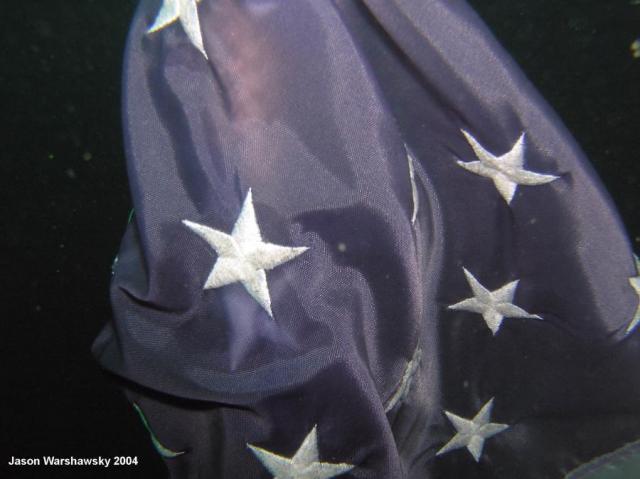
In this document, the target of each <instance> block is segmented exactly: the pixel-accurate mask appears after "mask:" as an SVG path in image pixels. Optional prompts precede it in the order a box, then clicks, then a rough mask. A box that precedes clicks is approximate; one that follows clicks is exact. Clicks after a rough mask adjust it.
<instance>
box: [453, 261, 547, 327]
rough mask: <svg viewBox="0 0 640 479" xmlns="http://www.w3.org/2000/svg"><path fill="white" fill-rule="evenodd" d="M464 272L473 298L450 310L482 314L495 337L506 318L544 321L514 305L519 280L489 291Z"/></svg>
mask: <svg viewBox="0 0 640 479" xmlns="http://www.w3.org/2000/svg"><path fill="white" fill-rule="evenodd" d="M462 270H463V271H464V274H465V276H466V278H467V283H469V287H470V288H471V291H472V292H473V296H472V297H470V298H467V299H464V300H462V301H460V302H458V303H456V304H452V305H451V306H449V307H448V309H453V310H459V311H468V312H471V313H478V314H481V315H482V317H483V319H484V321H485V323H487V326H488V327H489V329H490V330H491V332H492V333H493V335H494V336H495V335H496V334H497V333H498V331H499V330H500V326H502V322H503V320H504V318H505V317H509V318H528V319H542V318H541V317H540V316H538V315H537V314H530V313H528V312H526V311H525V310H524V309H522V308H519V307H518V306H516V305H514V304H513V303H512V301H513V297H514V296H515V293H516V288H517V287H518V283H519V280H515V281H512V282H510V283H507V284H505V285H503V286H501V287H500V288H498V289H496V290H495V291H489V290H488V289H487V288H485V287H484V286H483V285H482V284H480V282H479V281H478V280H477V279H476V277H475V276H473V274H471V272H470V271H469V270H467V269H466V268H462Z"/></svg>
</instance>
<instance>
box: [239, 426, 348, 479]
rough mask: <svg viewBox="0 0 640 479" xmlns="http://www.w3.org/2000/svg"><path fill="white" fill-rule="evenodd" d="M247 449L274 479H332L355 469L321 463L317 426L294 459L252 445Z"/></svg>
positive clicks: (306, 438) (342, 465) (346, 465)
mask: <svg viewBox="0 0 640 479" xmlns="http://www.w3.org/2000/svg"><path fill="white" fill-rule="evenodd" d="M247 447H248V448H249V449H251V452H253V453H254V454H255V456H256V457H257V458H258V460H259V461H260V462H261V463H262V465H263V466H264V467H266V468H267V469H268V470H269V472H270V473H271V474H273V479H330V478H332V477H336V476H339V475H340V474H344V473H345V472H348V471H350V470H351V469H353V468H354V466H352V465H351V464H344V463H342V464H331V463H328V462H320V460H319V454H318V433H317V430H316V426H313V429H312V430H311V432H310V433H309V434H308V435H307V437H305V438H304V441H303V442H302V444H301V445H300V447H299V448H298V450H297V451H296V453H295V454H294V455H293V457H292V458H288V457H284V456H280V455H279V454H274V453H273V452H270V451H267V450H265V449H262V448H259V447H256V446H252V445H251V444H247Z"/></svg>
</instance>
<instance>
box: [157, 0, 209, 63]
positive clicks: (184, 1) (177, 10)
mask: <svg viewBox="0 0 640 479" xmlns="http://www.w3.org/2000/svg"><path fill="white" fill-rule="evenodd" d="M198 2H200V0H162V6H161V7H160V11H159V12H158V15H157V16H156V19H155V20H154V22H153V25H151V27H149V29H148V30H147V33H148V34H151V33H155V32H157V31H159V30H162V29H163V28H166V27H167V26H169V25H171V24H172V23H174V22H175V21H177V20H179V21H180V24H181V25H182V28H183V29H184V31H185V33H186V34H187V36H188V37H189V40H190V41H191V43H192V44H193V46H195V47H196V48H197V49H198V50H199V51H200V53H202V54H203V55H204V57H205V58H206V59H208V58H209V57H208V56H207V52H206V51H205V49H204V41H203V39H202V29H201V28H200V18H199V17H198V5H197V3H198Z"/></svg>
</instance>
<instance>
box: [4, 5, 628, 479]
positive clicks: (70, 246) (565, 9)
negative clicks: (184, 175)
mask: <svg viewBox="0 0 640 479" xmlns="http://www.w3.org/2000/svg"><path fill="white" fill-rule="evenodd" d="M135 3H136V2H134V1H133V0H127V1H115V0H93V1H92V0H85V1H71V0H41V1H38V0H18V1H14V2H9V1H8V0H7V1H5V2H3V5H2V12H1V16H2V18H1V20H2V21H1V22H0V23H1V25H2V29H1V30H0V38H1V39H2V43H1V44H0V52H1V53H0V55H1V56H0V60H1V63H0V92H1V95H2V96H1V97H0V98H1V99H2V101H1V102H0V120H1V123H0V127H1V130H0V132H1V133H0V140H1V141H0V151H1V157H0V165H1V167H2V169H1V170H0V171H1V174H0V180H1V181H2V185H1V188H0V191H1V192H2V201H1V202H0V205H2V206H1V207H2V210H3V219H4V221H3V228H2V230H1V231H2V247H3V249H2V255H1V256H0V257H1V258H2V263H1V265H2V279H3V285H2V286H3V287H2V293H3V294H2V296H1V298H2V302H1V305H2V306H1V308H2V309H0V311H2V312H3V314H2V319H1V321H0V324H2V330H1V337H0V342H1V344H2V349H3V353H4V354H3V368H2V369H3V372H4V376H5V377H6V379H4V380H3V381H2V383H1V384H2V398H3V408H2V414H1V416H2V423H1V428H0V432H1V434H2V439H3V443H4V446H3V448H2V450H3V454H2V456H1V457H0V464H2V465H5V464H6V461H8V460H9V459H10V458H11V456H19V457H38V456H42V455H56V456H64V457H68V456H71V455H73V456H76V457H97V456H106V457H112V456H114V455H124V456H137V457H138V460H139V462H140V465H139V466H137V467H134V466H132V467H130V468H129V469H122V468H120V469H118V468H110V469H109V470H107V471H100V470H98V469H96V468H90V469H76V470H72V469H70V468H60V469H57V470H56V469H51V468H44V467H42V468H38V469H29V468H26V467H22V468H17V469H16V468H14V469H12V470H11V471H10V472H7V473H0V477H10V478H18V477H69V476H72V475H74V476H75V475H77V476H78V477H102V476H111V477H164V476H165V472H164V466H163V465H162V462H161V461H160V459H159V457H158V456H157V455H156V453H155V451H154V450H153V448H152V446H151V443H150V441H149V440H148V435H147V434H146V432H145V430H144V428H143V427H142V425H141V424H140V422H139V420H138V418H137V416H136V415H135V412H134V411H133V409H132V408H131V407H130V406H129V404H128V403H127V401H126V400H125V399H124V396H123V395H122V394H121V393H120V392H119V390H118V388H117V387H116V386H115V385H114V384H113V382H111V380H110V379H109V378H107V377H106V376H105V375H104V374H103V373H101V371H100V369H99V368H98V366H97V364H96V363H95V362H94V361H93V359H92V357H91V355H90V353H89V348H90V345H91V342H92V341H93V339H94V337H95V336H96V334H97V333H98V331H99V330H100V328H101V327H102V325H103V324H104V323H105V322H106V321H107V320H108V319H109V316H110V307H109V300H108V294H107V290H108V283H109V278H110V266H111V262H112V260H113V258H114V256H115V254H116V251H117V249H118V244H119V240H120V236H121V235H122V233H123V231H124V227H125V224H126V220H127V216H128V213H129V209H130V204H129V197H128V192H127V179H126V175H125V163H124V157H123V149H122V138H121V129H120V117H119V115H120V98H119V94H120V67H121V58H122V51H123V46H124V42H125V36H126V31H127V28H128V22H129V20H130V18H131V15H132V13H133V9H134V6H135ZM471 3H472V4H473V5H474V6H475V7H476V8H477V9H478V11H479V12H480V14H481V15H482V16H483V18H484V19H485V20H486V21H487V23H488V24H489V25H490V26H491V28H492V29H493V31H494V32H495V33H496V35H497V36H498V38H499V39H500V40H501V41H502V43H503V45H504V46H505V47H506V48H507V50H509V51H510V52H511V53H512V55H513V56H514V57H515V59H516V60H517V61H518V62H519V63H520V65H521V66H522V68H523V69H524V70H525V71H526V73H527V74H528V76H529V78H530V79H531V80H532V81H533V83H534V84H535V85H536V86H537V87H538V88H539V90H540V91H541V92H542V94H543V95H544V96H545V97H546V98H547V100H548V101H549V102H550V103H551V105H553V106H554V107H555V109H556V110H557V111H558V113H559V114H560V116H561V117H562V118H563V120H564V121H565V123H566V124H567V126H568V128H569V130H571V131H572V133H573V134H574V135H575V136H576V138H577V139H578V141H579V143H581V145H582V146H583V148H584V150H585V151H586V153H587V155H588V156H589V158H590V159H591V161H592V162H593V164H594V166H595V168H596V170H597V171H598V173H599V174H600V176H601V178H602V180H603V181H604V183H605V185H606V186H607V187H608V189H609V191H610V192H611V194H612V196H613V199H614V201H615V202H616V204H617V206H618V208H619V211H620V214H621V216H622V218H623V221H624V222H625V224H626V225H627V229H628V232H629V235H630V238H631V240H632V241H633V243H634V247H635V249H636V251H638V250H639V249H640V215H638V206H639V201H640V193H639V191H640V187H639V186H640V59H637V60H634V59H633V58H632V56H631V53H630V50H629V46H630V44H631V42H632V41H633V40H634V39H635V38H636V37H638V36H639V35H640V5H637V6H634V5H631V3H632V2H631V0H607V1H604V0H603V1H600V0H582V1H579V0H563V1H559V0H534V1H532V0H473V1H472V2H471Z"/></svg>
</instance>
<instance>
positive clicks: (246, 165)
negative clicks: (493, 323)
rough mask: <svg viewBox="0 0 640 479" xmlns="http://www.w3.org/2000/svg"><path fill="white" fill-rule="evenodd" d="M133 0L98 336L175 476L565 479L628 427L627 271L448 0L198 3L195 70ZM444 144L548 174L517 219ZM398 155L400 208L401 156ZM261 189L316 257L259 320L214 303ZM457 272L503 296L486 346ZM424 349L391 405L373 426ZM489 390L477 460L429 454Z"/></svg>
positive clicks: (630, 273)
mask: <svg viewBox="0 0 640 479" xmlns="http://www.w3.org/2000/svg"><path fill="white" fill-rule="evenodd" d="M160 5H161V2H160V1H157V0H143V1H142V2H141V4H140V7H139V9H138V12H137V14H136V16H135V19H134V21H133V24H132V27H131V32H130V36H129V41H128V47H127V52H126V58H125V64H124V87H123V90H124V94H123V123H124V135H125V143H126V154H127V164H128V173H129V179H130V185H131V192H132V197H133V203H134V210H135V214H134V216H133V220H132V222H131V223H130V224H129V226H128V228H127V231H126V233H125V235H124V238H123V241H122V245H121V249H120V252H119V254H118V261H117V263H116V266H115V268H114V277H113V283H112V287H111V299H112V304H113V309H114V318H113V321H112V322H110V323H109V324H108V325H107V326H106V327H105V329H104V330H103V331H102V333H101V334H100V336H99V337H98V338H97V340H96V342H95V344H94V354H95V355H96V357H97V358H98V360H99V361H100V363H101V365H102V366H103V367H104V368H106V369H107V370H109V371H112V372H114V373H115V374H117V375H118V376H121V377H123V378H125V379H127V380H129V381H131V382H132V383H135V384H137V385H140V386H141V387H143V388H146V389H143V390H136V389H135V388H131V391H130V392H129V394H130V397H131V399H132V401H135V402H136V403H137V404H138V405H139V406H140V408H141V409H142V410H143V411H144V414H145V416H146V417H147V420H148V421H149V425H150V428H151V430H152V431H153V432H154V434H155V436H156V437H157V438H158V440H159V441H160V442H161V443H162V445H163V446H164V447H166V448H168V449H170V450H173V451H187V452H186V453H185V454H183V455H180V456H178V457H175V458H171V459H165V461H166V463H167V465H168V467H169V470H170V472H171V477H173V478H183V477H184V478H186V477H189V478H190V477H217V478H254V477H256V478H262V477H265V478H266V477H272V475H270V474H269V472H268V471H267V470H266V469H265V467H264V466H263V465H262V464H261V463H260V462H259V461H258V460H257V458H256V457H255V456H254V455H253V454H252V453H251V451H250V450H249V449H248V448H247V444H248V443H250V444H253V445H257V446H259V447H262V448H264V449H267V450H269V451H273V452H275V453H278V454H282V455H283V456H286V457H291V456H293V454H294V453H295V452H296V450H297V449H298V447H299V445H300V443H301V441H302V440H303V439H304V437H305V436H306V435H307V434H308V433H309V431H310V430H311V429H312V427H313V426H314V425H315V424H317V428H318V441H319V442H318V445H319V454H320V460H321V461H326V462H331V463H347V464H352V465H354V466H355V468H354V469H352V470H351V471H350V472H348V473H346V474H344V476H340V477H345V478H346V477H353V478H362V479H364V478H452V477H461V478H510V479H512V478H514V477H518V478H542V477H545V478H560V477H563V476H564V474H566V473H567V472H568V471H570V470H571V469H573V468H575V467H576V466H578V465H579V464H581V463H583V462H586V461H589V460H591V459H593V458H594V457H596V456H599V455H602V454H605V453H607V452H610V451H613V450H614V449H617V448H619V447H622V446H623V445H624V444H626V443H628V442H631V441H633V440H637V439H638V438H640V374H638V364H640V339H639V336H638V333H637V330H636V331H632V332H631V333H630V334H627V335H625V328H627V326H628V325H629V322H630V321H631V320H632V318H633V315H634V312H635V310H636V307H637V304H638V296H637V294H635V293H634V290H633V289H632V288H631V287H630V286H629V282H628V279H629V278H630V277H634V276H637V275H638V272H637V271H636V269H635V265H634V259H633V254H632V251H631V249H630V245H629V241H628V239H627V237H626V234H625V232H624V228H623V226H622V225H621V223H620V220H619V218H618V216H617V213H616V212H615V208H614V206H613V205H612V203H611V200H610V198H609V196H608V194H607V193H606V192H605V191H604V190H603V187H602V185H601V184H600V182H599V180H598V178H597V177H596V175H595V173H594V171H593V169H592V167H591V166H590V165H589V163H588V161H587V160H586V159H585V157H584V155H583V153H582V152H581V150H580V148H579V146H578V145H577V144H576V143H575V141H574V140H573V139H572V137H571V136H570V134H569V133H568V132H567V130H566V128H565V127H564V126H563V125H562V123H561V122H560V120H559V119H558V118H557V116H556V114H555V113H554V112H553V111H552V110H551V109H550V107H549V106H548V105H547V104H546V103H545V101H544V100H543V99H542V98H541V97H540V95H539V94H538V93H537V92H536V91H535V89H534V88H533V87H532V85H531V84H530V83H529V82H528V81H527V79H526V78H525V77H524V76H523V74H522V73H521V71H520V70H519V69H518V67H517V66H516V65H515V64H514V62H513V61H512V60H511V59H510V57H509V56H508V55H507V54H506V53H505V52H504V51H503V50H502V48H501V47H500V46H499V45H498V43H497V42H496V41H495V39H494V38H493V37H492V35H491V34H490V32H489V31H488V30H487V28H486V27H485V25H484V24H483V23H482V22H481V21H480V20H479V18H478V17H477V16H476V14H475V13H474V12H473V11H472V10H471V9H470V8H469V7H468V6H467V4H466V3H464V2H462V1H457V0H425V1H423V0H363V1H361V2H360V1H359V2H355V1H351V0H335V1H316V0H260V1H258V0H244V1H236V0H233V1H232V0H202V1H201V2H200V3H199V4H198V12H199V16H200V24H201V27H202V35H203V39H204V45H205V49H206V52H207V57H208V59H207V58H205V57H204V56H203V55H202V54H201V52H199V51H198V49H197V48H195V47H194V45H193V44H192V43H190V41H189V38H188V37H187V35H186V34H185V31H184V29H183V28H182V27H181V26H180V23H179V22H175V23H173V24H172V25H170V26H168V27H166V28H164V29H163V30H161V31H159V32H155V33H153V34H152V35H150V34H147V33H146V30H147V29H148V28H149V26H150V25H151V24H152V23H153V21H154V19H155V16H156V14H157V12H158V11H159V9H160ZM461 130H465V131H468V132H470V133H471V134H472V135H473V136H474V137H475V138H476V139H477V140H478V141H479V142H480V143H482V144H483V146H484V147H486V149H487V150H489V151H491V152H493V153H495V154H496V155H501V154H503V153H505V152H507V151H509V149H510V148H511V147H512V146H513V144H514V143H515V142H516V140H517V139H518V137H519V136H520V135H521V134H522V133H523V132H524V133H525V138H526V154H525V158H526V162H525V165H524V166H525V168H526V169H528V170H531V171H535V172H540V173H545V174H553V175H556V176H559V178H558V179H557V180H555V181H553V182H551V183H549V184H546V185H540V186H519V187H518V189H517V191H516V194H515V197H514V199H513V201H512V202H511V203H510V204H507V202H506V201H505V200H504V199H503V198H502V197H501V196H500V194H499V193H498V191H497V190H496V188H495V186H494V184H493V183H492V181H491V180H490V179H487V178H484V177H481V176H478V175H475V174H473V173H471V172H469V171H466V170H465V169H463V168H461V167H460V166H459V165H458V164H457V163H456V162H457V161H465V162H468V161H474V160H477V158H476V157H475V155H474V152H473V150H472V149H471V147H470V145H469V143H468V142H467V140H466V139H465V137H464V135H463V134H462V133H461ZM407 149H408V150H409V151H410V152H411V154H412V155H413V157H414V159H415V162H414V163H415V176H416V185H417V191H418V200H419V202H418V205H419V207H418V214H417V219H416V222H415V224H412V222H411V217H412V213H413V208H414V202H413V199H412V192H411V182H410V175H409V166H408V162H407V155H406V150H407ZM250 188H251V191H252V193H253V201H254V205H255V211H256V216H257V221H258V223H259V225H260V228H261V231H262V236H263V239H264V240H265V241H269V242H271V243H275V244H278V245H286V246H306V247H309V248H310V249H309V250H308V251H307V252H305V253H304V254H303V255H301V256H300V257H299V258H296V259H295V260H292V261H290V262H287V263H286V264H283V265H281V266H279V267H277V268H274V269H273V270H270V271H267V278H268V285H269V292H270V295H271V301H272V306H273V312H274V319H271V318H269V316H268V315H267V313H266V312H265V311H264V309H262V308H261V307H260V305H259V304H258V303H257V302H256V301H255V300H254V299H253V298H252V297H251V296H250V295H249V294H248V293H247V291H246V289H245V288H244V287H243V286H242V285H241V284H239V283H236V284H232V285H228V286H224V287H222V288H216V289H208V290H204V289H203V287H204V284H205V281H206V279H207V276H208V275H209V273H210V272H211V269H212V267H213V265H214V263H215V261H216V254H215V252H214V251H213V250H212V249H211V248H210V247H208V246H207V244H206V243H205V242H204V241H203V240H202V239H201V238H199V237H198V236H196V235H195V234H193V232H192V231H190V230H189V229H188V228H186V227H185V225H184V224H183V223H182V221H183V220H185V219H186V220H190V221H194V222H196V223H199V224H203V225H207V226H209V227H211V228H215V229H216V230H219V231H223V232H227V233H230V232H231V230H232V229H233V226H234V223H235V221H236V219H237V217H238V214H239V213H240V210H241V208H242V204H243V201H244V199H245V197H246V195H247V192H248V190H249V189H250ZM462 267H465V268H467V269H468V270H469V271H470V272H472V273H473V275H474V276H475V277H476V278H478V280H479V281H480V282H481V283H482V284H483V285H485V286H486V287H487V288H488V289H490V290H495V289H497V288H499V287H500V286H502V285H504V284H506V283H508V282H510V281H513V280H516V279H519V280H520V283H519V285H518V289H517V292H516V295H515V299H514V303H515V304H517V305H518V306H519V307H521V308H523V309H524V310H526V311H528V312H531V313H535V314H538V315H540V316H541V317H542V320H531V319H509V318H507V319H505V320H504V323H503V325H502V327H501V329H500V331H499V332H498V333H497V334H496V335H495V336H494V335H493V334H492V333H491V331H490V330H489V329H488V328H487V326H486V324H485V322H484V321H483V320H482V317H481V316H480V315H479V314H474V313H471V312H465V311H451V310H449V309H447V306H449V305H452V304H454V303H457V302H459V301H461V300H463V299H465V298H468V297H470V295H471V291H470V288H469V284H468V282H467V281H466V279H465V276H464V274H463V270H462ZM418 348H419V349H420V351H421V355H420V367H419V368H418V369H417V371H416V373H415V377H414V378H413V381H412V383H411V387H410V388H409V391H408V394H407V396H406V398H405V400H404V401H401V402H400V403H398V405H396V407H394V408H393V409H391V411H389V412H385V408H386V406H387V405H388V403H389V400H390V399H391V398H392V397H393V396H394V393H395V392H396V391H397V389H398V387H399V386H400V385H401V381H402V378H403V374H404V372H405V369H406V367H407V363H408V362H409V361H410V360H411V359H412V358H413V357H414V354H415V353H416V350H417V349H418ZM492 397H494V398H495V404H494V407H493V413H492V420H493V422H497V423H504V424H508V425H510V428H509V429H508V430H506V431H504V432H502V433H500V434H499V435H496V436H495V437H492V438H490V439H487V440H486V442H485V445H484V452H483V454H482V457H481V460H480V462H478V463H476V462H475V461H474V460H473V458H472V457H471V455H470V454H469V453H468V452H467V451H466V450H465V449H459V450H456V451H452V452H448V453H446V454H443V455H439V456H436V455H435V454H436V452H437V451H438V450H439V449H440V448H441V447H442V446H443V445H444V444H445V443H446V442H447V441H448V440H449V439H451V437H452V436H453V435H454V434H455V429H454V428H453V427H452V425H451V423H450V422H449V421H448V419H447V417H446V416H445V415H444V411H445V410H446V411H451V412H454V413H456V414H458V415H460V416H462V417H465V418H472V417H473V416H474V415H475V414H476V413H477V412H478V410H480V408H481V407H482V406H483V405H484V404H485V403H486V402H487V401H488V400H489V399H490V398H492Z"/></svg>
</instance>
